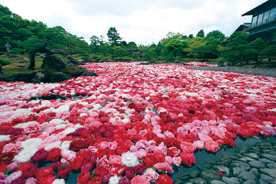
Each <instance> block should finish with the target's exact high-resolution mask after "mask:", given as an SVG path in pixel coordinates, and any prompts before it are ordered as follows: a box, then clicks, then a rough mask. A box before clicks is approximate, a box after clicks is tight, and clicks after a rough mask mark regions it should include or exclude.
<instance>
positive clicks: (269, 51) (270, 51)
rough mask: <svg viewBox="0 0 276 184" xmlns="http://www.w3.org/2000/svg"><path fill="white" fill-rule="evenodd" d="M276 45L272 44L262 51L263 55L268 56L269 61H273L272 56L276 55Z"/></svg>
mask: <svg viewBox="0 0 276 184" xmlns="http://www.w3.org/2000/svg"><path fill="white" fill-rule="evenodd" d="M275 51H276V45H270V46H268V47H266V48H265V49H264V50H263V51H262V52H261V55H262V57H268V61H269V62H271V57H275V56H276V52H275Z"/></svg>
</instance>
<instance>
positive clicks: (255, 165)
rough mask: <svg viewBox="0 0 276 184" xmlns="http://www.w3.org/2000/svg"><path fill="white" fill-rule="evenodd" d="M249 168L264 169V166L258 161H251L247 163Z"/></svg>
mask: <svg viewBox="0 0 276 184" xmlns="http://www.w3.org/2000/svg"><path fill="white" fill-rule="evenodd" d="M248 164H249V165H250V166H251V167H256V168H265V164H264V163H263V162H260V161H251V162H249V163H248Z"/></svg>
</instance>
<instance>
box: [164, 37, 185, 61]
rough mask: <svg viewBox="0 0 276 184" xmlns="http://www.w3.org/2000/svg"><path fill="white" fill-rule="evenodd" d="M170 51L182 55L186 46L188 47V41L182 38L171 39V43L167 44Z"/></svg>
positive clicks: (175, 54)
mask: <svg viewBox="0 0 276 184" xmlns="http://www.w3.org/2000/svg"><path fill="white" fill-rule="evenodd" d="M165 47H166V49H167V50H168V53H173V55H174V56H175V57H176V56H181V57H182V55H183V53H182V51H183V49H184V48H185V47H187V42H185V41H181V40H175V39H174V40H170V41H169V43H167V44H166V45H165Z"/></svg>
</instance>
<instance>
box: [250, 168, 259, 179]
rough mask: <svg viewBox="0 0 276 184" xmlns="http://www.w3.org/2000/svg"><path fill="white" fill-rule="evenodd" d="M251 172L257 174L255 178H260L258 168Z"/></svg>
mask: <svg viewBox="0 0 276 184" xmlns="http://www.w3.org/2000/svg"><path fill="white" fill-rule="evenodd" d="M249 172H252V173H254V174H255V176H257V177H259V175H260V173H259V170H258V169H256V168H252V169H251V170H250V171H249Z"/></svg>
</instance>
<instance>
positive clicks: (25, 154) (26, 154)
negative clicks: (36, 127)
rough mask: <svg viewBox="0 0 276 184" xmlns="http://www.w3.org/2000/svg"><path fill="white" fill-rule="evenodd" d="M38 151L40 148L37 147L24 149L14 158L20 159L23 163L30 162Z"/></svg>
mask: <svg viewBox="0 0 276 184" xmlns="http://www.w3.org/2000/svg"><path fill="white" fill-rule="evenodd" d="M37 151H38V149H36V148H31V149H28V148H27V149H23V150H22V151H20V152H19V153H18V154H17V155H16V156H15V157H14V160H18V161H19V162H21V163H24V162H28V161H30V159H31V157H32V156H33V155H34V154H35V153H36V152H37Z"/></svg>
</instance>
